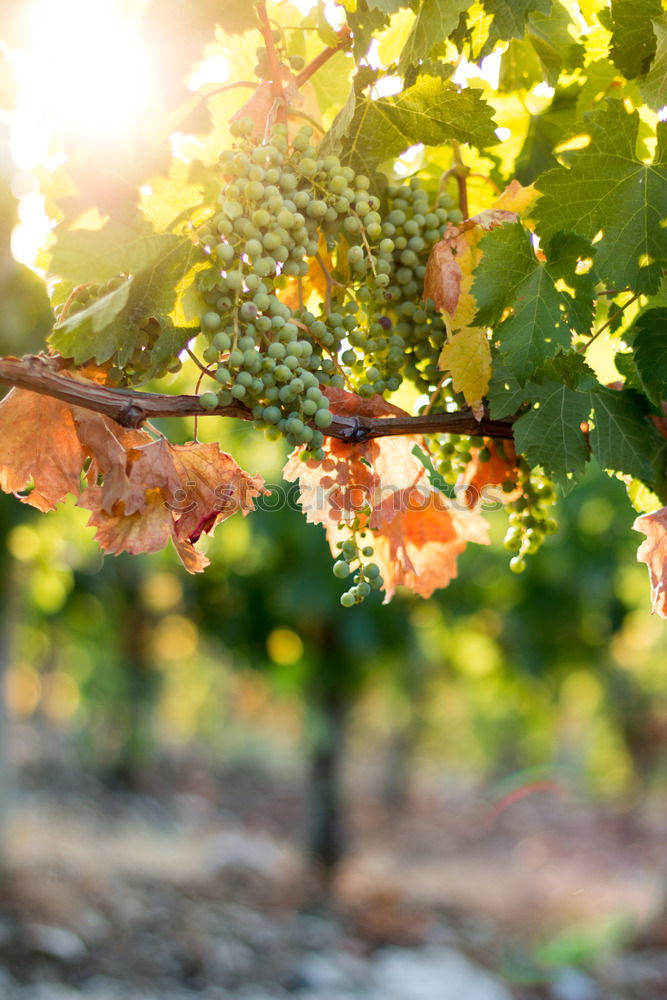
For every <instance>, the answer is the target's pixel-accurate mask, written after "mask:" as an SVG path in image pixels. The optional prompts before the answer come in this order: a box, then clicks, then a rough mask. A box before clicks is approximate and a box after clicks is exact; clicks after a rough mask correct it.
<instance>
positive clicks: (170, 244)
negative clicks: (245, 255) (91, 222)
mask: <svg viewBox="0 0 667 1000" xmlns="http://www.w3.org/2000/svg"><path fill="white" fill-rule="evenodd" d="M183 242H184V237H182V236H175V235H173V234H171V233H156V232H155V230H154V229H153V228H152V227H151V226H149V225H147V224H142V223H137V224H135V225H128V224H125V223H122V222H117V221H114V220H113V219H110V220H109V221H108V222H106V223H105V224H104V225H103V226H102V228H101V229H70V230H66V231H64V232H62V233H58V234H57V238H56V243H55V245H54V246H53V247H52V248H51V250H50V251H49V256H48V262H47V266H48V270H49V271H50V272H51V273H52V274H55V275H58V277H60V278H65V279H66V280H68V281H73V282H75V284H85V283H87V282H89V281H94V282H103V281H108V279H109V278H115V277H116V276H117V275H119V274H136V273H137V272H139V271H143V270H145V269H146V268H149V267H151V266H153V265H154V264H156V263H157V262H158V261H159V260H162V259H164V258H165V257H166V256H167V255H168V254H170V253H172V252H173V251H174V250H175V249H180V248H181V246H182V245H183ZM188 242H189V241H188Z"/></svg>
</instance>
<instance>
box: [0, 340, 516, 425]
mask: <svg viewBox="0 0 667 1000" xmlns="http://www.w3.org/2000/svg"><path fill="white" fill-rule="evenodd" d="M68 368H69V362H68V361H66V360H65V359H64V358H60V357H57V356H56V357H50V356H47V355H40V354H38V355H31V356H27V357H24V358H0V383H2V384H4V385H11V386H16V387H18V388H21V389H28V390H29V391H31V392H36V393H39V394H40V395H43V396H51V397H53V398H55V399H60V400H62V401H63V402H64V403H68V404H69V405H70V406H80V407H82V408H83V409H86V410H94V411H95V412H97V413H102V414H104V415H105V416H107V417H110V418H111V419H112V420H115V421H116V423H119V424H121V425H122V426H123V427H141V425H142V424H144V423H145V422H146V421H147V420H154V419H158V418H160V417H195V416H196V417H203V416H218V417H233V418H235V419H237V420H252V419H253V415H252V411H251V410H250V409H249V408H248V407H247V406H244V405H243V403H230V404H229V406H218V407H216V409H215V410H204V409H202V407H201V405H200V403H199V397H198V396H189V395H188V396H186V395H182V396H174V395H168V394H163V393H154V392H139V391H138V390H136V389H112V388H110V387H109V386H105V385H100V384H98V383H97V382H91V381H89V380H88V379H83V378H80V377H77V376H76V374H75V372H73V371H70V372H68ZM512 423H513V419H512V418H509V419H507V420H491V419H490V418H489V417H488V416H486V415H485V416H484V417H483V418H482V419H481V420H477V418H476V417H475V415H474V414H473V412H472V410H471V409H470V408H469V407H465V408H464V409H462V410H458V411H457V412H455V413H433V414H422V415H420V416H416V417H412V416H405V417H366V416H361V415H359V416H354V415H352V416H342V415H339V414H335V415H334V419H333V423H332V424H331V426H330V427H328V428H327V430H326V432H325V433H326V435H327V436H328V437H335V438H338V439H339V440H341V441H349V442H350V443H353V444H354V443H358V442H360V441H367V440H369V439H370V438H379V437H388V436H390V435H391V436H398V435H403V434H429V433H450V434H461V435H466V434H469V435H470V436H472V437H476V436H478V435H483V436H484V437H490V438H498V439H505V440H508V439H511V438H512Z"/></svg>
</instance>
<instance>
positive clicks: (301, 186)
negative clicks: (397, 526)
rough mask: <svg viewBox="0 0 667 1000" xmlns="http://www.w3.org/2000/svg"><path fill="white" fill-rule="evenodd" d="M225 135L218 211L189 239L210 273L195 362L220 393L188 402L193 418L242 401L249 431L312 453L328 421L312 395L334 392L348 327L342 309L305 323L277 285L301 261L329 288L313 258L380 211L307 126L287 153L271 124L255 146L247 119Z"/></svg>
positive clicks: (326, 310) (295, 274) (376, 224)
mask: <svg viewBox="0 0 667 1000" xmlns="http://www.w3.org/2000/svg"><path fill="white" fill-rule="evenodd" d="M235 130H236V135H237V139H238V140H239V141H238V145H237V147H236V148H235V149H233V150H229V151H226V152H224V153H223V154H222V156H221V163H222V170H223V173H224V175H225V179H226V183H225V185H224V187H223V189H222V192H221V198H220V210H219V211H218V212H217V213H216V214H215V216H214V217H213V218H212V219H211V220H210V222H209V223H207V224H206V226H205V227H204V229H203V230H201V231H200V232H199V234H198V235H199V240H200V243H201V245H202V246H204V247H205V248H206V251H207V253H208V254H209V256H210V259H211V262H212V264H213V268H212V270H211V271H210V272H206V277H205V278H204V279H203V280H204V281H205V282H206V283H207V284H206V290H205V299H206V301H207V302H208V303H209V305H210V307H211V308H210V309H209V311H207V312H206V313H205V314H204V315H203V316H202V321H201V326H202V332H203V333H204V334H205V335H206V337H207V339H208V346H207V347H206V349H205V350H204V354H203V360H204V361H205V362H206V364H207V365H209V366H211V368H210V371H211V374H212V375H213V376H214V377H215V379H216V381H217V382H218V384H219V386H220V388H219V389H218V390H216V391H215V392H214V391H212V390H210V389H208V390H206V391H205V392H204V393H202V395H201V397H200V401H201V404H202V406H203V408H204V409H214V408H215V407H216V406H218V405H227V404H229V403H230V402H231V401H232V400H238V401H242V402H243V403H244V404H246V405H247V406H248V407H249V408H250V409H251V410H252V413H253V416H254V418H255V420H256V422H257V423H258V424H259V425H261V426H265V427H268V428H276V429H277V432H279V433H282V434H283V435H284V436H285V437H286V438H287V440H288V441H289V442H290V443H292V444H294V445H299V444H305V445H307V446H308V448H309V449H311V450H313V451H314V452H315V453H317V451H318V449H319V448H320V446H321V444H322V441H323V435H322V431H323V430H326V428H327V427H329V426H330V424H331V420H332V417H331V413H330V412H329V401H328V399H327V397H326V396H325V395H324V393H323V391H322V387H323V386H326V385H332V386H339V387H340V386H342V385H343V384H344V382H345V379H344V373H343V370H342V368H341V365H340V362H339V353H340V351H341V348H342V346H343V344H344V342H345V340H346V338H347V337H348V336H349V335H351V333H352V332H353V331H355V330H356V329H357V324H358V319H357V317H356V316H355V315H354V314H353V312H352V311H351V310H350V308H349V302H348V303H345V302H342V303H341V308H340V309H339V310H337V309H336V308H332V307H331V303H330V302H329V303H326V304H325V303H320V307H319V312H318V314H317V315H316V314H315V313H313V312H311V311H310V310H308V309H306V308H305V307H304V306H303V305H300V306H299V307H298V308H294V307H293V306H289V305H287V304H286V303H285V302H284V301H282V300H281V298H280V292H281V290H282V288H283V286H284V283H285V279H289V278H297V279H298V278H304V277H306V276H307V275H308V273H309V266H310V261H312V260H313V259H315V260H316V261H319V262H320V264H319V266H320V268H321V272H322V274H323V275H324V277H325V279H326V280H327V281H329V282H331V283H332V282H333V279H332V278H331V276H330V274H329V271H328V269H327V265H326V263H325V262H324V260H323V258H322V256H321V252H320V251H321V250H324V248H325V247H326V246H327V241H328V243H329V245H331V246H333V245H334V244H335V243H336V241H337V240H340V239H345V240H347V239H349V238H350V237H354V236H355V235H356V234H358V233H360V232H362V231H363V232H364V233H366V232H368V233H371V234H372V233H373V232H375V233H376V235H378V234H379V232H380V218H381V217H380V215H379V213H378V208H379V207H380V202H379V199H378V198H376V197H375V196H373V195H370V194H369V191H368V188H369V183H370V182H369V180H368V178H367V177H365V176H363V175H355V173H354V171H353V170H352V169H351V168H350V167H345V166H341V163H340V161H339V160H338V158H337V157H335V156H328V157H323V158H322V157H319V156H318V155H317V152H316V150H315V149H314V148H313V146H312V145H311V144H310V138H311V135H312V130H311V129H310V127H309V126H306V127H304V128H303V129H301V130H300V131H299V132H298V133H297V135H296V136H295V137H294V139H293V142H292V146H291V147H290V146H289V145H288V142H287V136H286V130H285V128H284V126H281V125H276V126H274V128H273V130H272V133H271V137H270V141H269V142H268V143H267V144H265V145H260V146H256V145H254V144H253V142H252V140H251V139H250V134H251V132H252V123H251V122H249V121H243V120H242V121H240V122H238V123H237V124H236V126H235ZM313 425H314V426H313Z"/></svg>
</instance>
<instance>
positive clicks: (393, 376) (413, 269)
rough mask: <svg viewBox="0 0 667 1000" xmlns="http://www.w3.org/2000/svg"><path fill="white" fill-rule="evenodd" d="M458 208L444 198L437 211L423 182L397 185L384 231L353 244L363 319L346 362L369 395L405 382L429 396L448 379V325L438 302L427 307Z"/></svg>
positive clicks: (391, 189)
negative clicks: (433, 258)
mask: <svg viewBox="0 0 667 1000" xmlns="http://www.w3.org/2000/svg"><path fill="white" fill-rule="evenodd" d="M453 204H454V201H453V198H452V197H451V195H448V194H441V195H440V196H439V197H438V198H437V201H436V204H435V206H434V207H431V205H430V200H429V195H428V193H427V192H426V191H425V190H424V188H422V186H421V182H420V180H419V179H418V178H416V177H413V178H411V180H410V182H409V183H408V184H402V185H397V184H390V185H388V187H387V190H386V205H385V206H384V207H385V211H384V212H383V216H382V222H381V223H380V225H379V227H377V226H371V227H370V229H369V230H367V231H362V232H361V233H360V235H359V237H358V238H357V240H356V242H354V241H353V242H352V244H351V245H350V246H349V249H348V251H347V268H348V271H349V275H350V278H351V279H352V281H356V282H360V287H359V288H358V289H357V290H356V291H354V292H353V293H352V294H353V295H354V298H355V301H356V302H357V305H358V312H359V313H360V314H361V315H360V323H359V329H358V330H357V331H355V332H353V333H352V334H351V335H350V337H349V338H348V341H349V347H348V349H347V350H346V351H345V353H344V354H343V356H342V361H343V363H344V364H345V365H346V366H347V371H346V374H347V375H348V378H349V379H350V381H351V383H352V384H353V386H354V388H355V390H356V391H357V392H358V393H359V395H361V396H371V395H373V394H375V393H382V392H384V391H385V390H389V391H395V390H396V389H398V387H399V385H400V384H401V382H402V380H403V379H404V378H408V379H409V380H410V381H412V382H413V383H414V384H415V385H416V386H417V388H419V389H420V390H422V391H426V390H428V388H429V387H431V386H433V385H434V384H436V383H437V382H438V380H439V378H440V375H439V372H438V367H437V359H438V356H439V353H440V350H441V349H442V346H443V344H444V339H445V326H444V323H443V321H442V317H441V315H440V313H439V312H438V310H437V309H436V308H435V305H434V303H433V302H432V301H431V300H430V299H429V300H427V301H426V302H424V301H423V291H424V275H425V273H426V263H427V260H428V257H429V254H430V252H431V249H432V248H433V246H434V244H435V243H437V242H438V240H440V239H441V238H442V236H443V234H444V232H445V230H446V228H447V224H448V223H449V222H453V223H456V222H460V221H461V218H462V216H461V212H460V211H459V210H458V209H454V208H453ZM361 207H362V208H365V207H366V206H365V205H362V206H361Z"/></svg>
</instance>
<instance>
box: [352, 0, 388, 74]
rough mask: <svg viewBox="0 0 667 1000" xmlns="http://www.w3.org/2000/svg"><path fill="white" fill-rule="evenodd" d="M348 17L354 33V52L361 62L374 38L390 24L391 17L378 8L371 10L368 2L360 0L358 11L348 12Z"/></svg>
mask: <svg viewBox="0 0 667 1000" xmlns="http://www.w3.org/2000/svg"><path fill="white" fill-rule="evenodd" d="M346 17H347V23H348V25H349V27H350V31H351V32H352V52H353V54H354V57H355V59H356V60H357V62H359V60H360V59H361V58H362V57H363V56H365V54H366V52H367V51H368V47H369V46H370V44H371V42H372V41H373V39H374V37H375V36H376V35H377V34H378V32H380V31H382V29H383V28H386V27H387V25H388V24H389V15H388V14H387V13H385V12H384V11H383V10H379V9H378V8H377V7H376V8H375V9H374V10H370V9H369V6H368V4H367V3H366V0H358V2H357V4H356V9H355V10H348V11H347V14H346Z"/></svg>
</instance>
